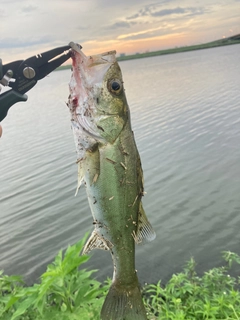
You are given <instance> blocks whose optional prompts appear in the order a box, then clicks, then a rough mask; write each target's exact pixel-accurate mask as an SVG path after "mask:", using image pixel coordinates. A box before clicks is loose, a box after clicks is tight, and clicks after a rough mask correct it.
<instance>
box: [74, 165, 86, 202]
mask: <svg viewBox="0 0 240 320" xmlns="http://www.w3.org/2000/svg"><path fill="white" fill-rule="evenodd" d="M83 176H84V170H83V163H82V160H79V162H78V184H77V190H76V192H75V196H76V195H77V193H78V190H79V189H80V187H81V185H82V182H83Z"/></svg>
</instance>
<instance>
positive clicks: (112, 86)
mask: <svg viewBox="0 0 240 320" xmlns="http://www.w3.org/2000/svg"><path fill="white" fill-rule="evenodd" d="M122 89H123V84H122V81H121V80H119V79H112V80H110V81H109V82H108V90H109V91H110V92H111V93H113V94H116V95H118V94H120V93H121V92H122Z"/></svg>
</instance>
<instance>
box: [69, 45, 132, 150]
mask: <svg viewBox="0 0 240 320" xmlns="http://www.w3.org/2000/svg"><path fill="white" fill-rule="evenodd" d="M70 45H71V47H72V60H73V63H72V77H71V80H70V83H69V88H70V96H69V100H68V106H69V110H70V113H71V122H72V128H73V129H74V130H75V135H76V134H77V135H81V137H79V138H78V139H77V141H78V144H79V142H80V144H81V147H84V145H85V149H86V148H88V147H89V145H91V144H94V143H96V142H97V143H113V142H114V141H115V140H116V139H117V137H118V136H119V134H120V132H121V131H122V129H123V127H124V124H125V123H126V121H127V119H128V114H129V109H128V105H127V101H126V96H125V92H124V87H123V79H122V73H121V69H120V67H119V65H118V62H117V60H116V52H115V51H110V52H105V53H102V54H98V55H93V56H85V55H84V53H83V52H82V51H81V49H80V48H79V47H78V46H77V45H76V44H72V43H71V44H70Z"/></svg>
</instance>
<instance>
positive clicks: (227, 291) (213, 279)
mask: <svg viewBox="0 0 240 320" xmlns="http://www.w3.org/2000/svg"><path fill="white" fill-rule="evenodd" d="M86 237H87V235H86V236H85V237H84V238H83V239H82V240H80V241H79V242H78V243H76V244H74V245H72V246H70V247H68V249H67V250H66V252H65V254H64V255H63V253H62V251H60V252H59V253H58V255H57V256H56V257H55V260H54V261H53V263H51V264H50V265H48V267H47V270H46V272H45V273H43V274H42V276H41V277H40V282H39V283H36V284H34V285H33V286H31V287H27V286H26V285H25V284H24V282H23V280H22V278H21V277H20V276H7V275H4V274H3V272H2V273H0V319H1V320H14V319H16V320H40V319H41V320H48V319H51V320H54V319H56V320H70V319H71V320H75V319H76V320H91V319H92V320H98V319H100V318H99V313H100V310H101V306H102V304H103V301H104V298H105V296H106V294H107V292H108V288H109V285H110V280H107V281H106V282H105V283H100V282H99V281H97V280H95V279H94V277H93V275H94V273H95V272H96V270H86V269H83V265H84V263H85V262H86V261H88V260H89V256H86V255H84V256H80V255H79V252H80V251H81V250H82V248H83V246H84V243H85V241H86ZM223 258H224V261H225V262H224V266H222V267H218V268H213V269H211V270H209V271H206V272H205V273H204V275H203V276H202V277H200V276H198V274H197V272H196V262H195V261H194V259H193V258H192V259H190V261H188V262H187V264H186V266H185V268H184V270H183V271H182V272H181V273H178V274H174V275H173V276H172V277H171V279H170V280H169V281H168V283H167V284H166V285H165V286H164V285H162V284H161V281H159V282H158V283H157V284H149V285H146V286H145V287H144V288H143V300H144V304H145V306H146V309H147V313H148V319H149V320H157V319H161V320H165V319H166V320H167V319H168V320H171V319H175V320H182V319H186V320H190V319H195V320H202V319H204V320H205V319H228V320H230V319H240V292H239V283H240V278H239V277H233V276H231V275H230V274H229V273H230V271H231V267H232V264H233V263H235V264H236V263H237V264H240V257H239V256H238V255H237V254H235V253H232V252H224V253H223ZM79 266H80V268H79Z"/></svg>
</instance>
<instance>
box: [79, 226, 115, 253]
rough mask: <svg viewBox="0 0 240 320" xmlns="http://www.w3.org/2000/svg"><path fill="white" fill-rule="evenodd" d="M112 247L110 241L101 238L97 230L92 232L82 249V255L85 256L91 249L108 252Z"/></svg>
mask: <svg viewBox="0 0 240 320" xmlns="http://www.w3.org/2000/svg"><path fill="white" fill-rule="evenodd" d="M112 247H113V244H112V243H111V242H110V241H108V240H106V239H105V238H103V237H101V236H100V235H99V233H98V232H97V230H93V232H92V234H91V236H90V238H89V239H88V241H87V243H86V244H85V246H84V248H83V253H82V254H86V253H88V252H90V251H91V250H93V249H102V250H110V249H111V248H112Z"/></svg>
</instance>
